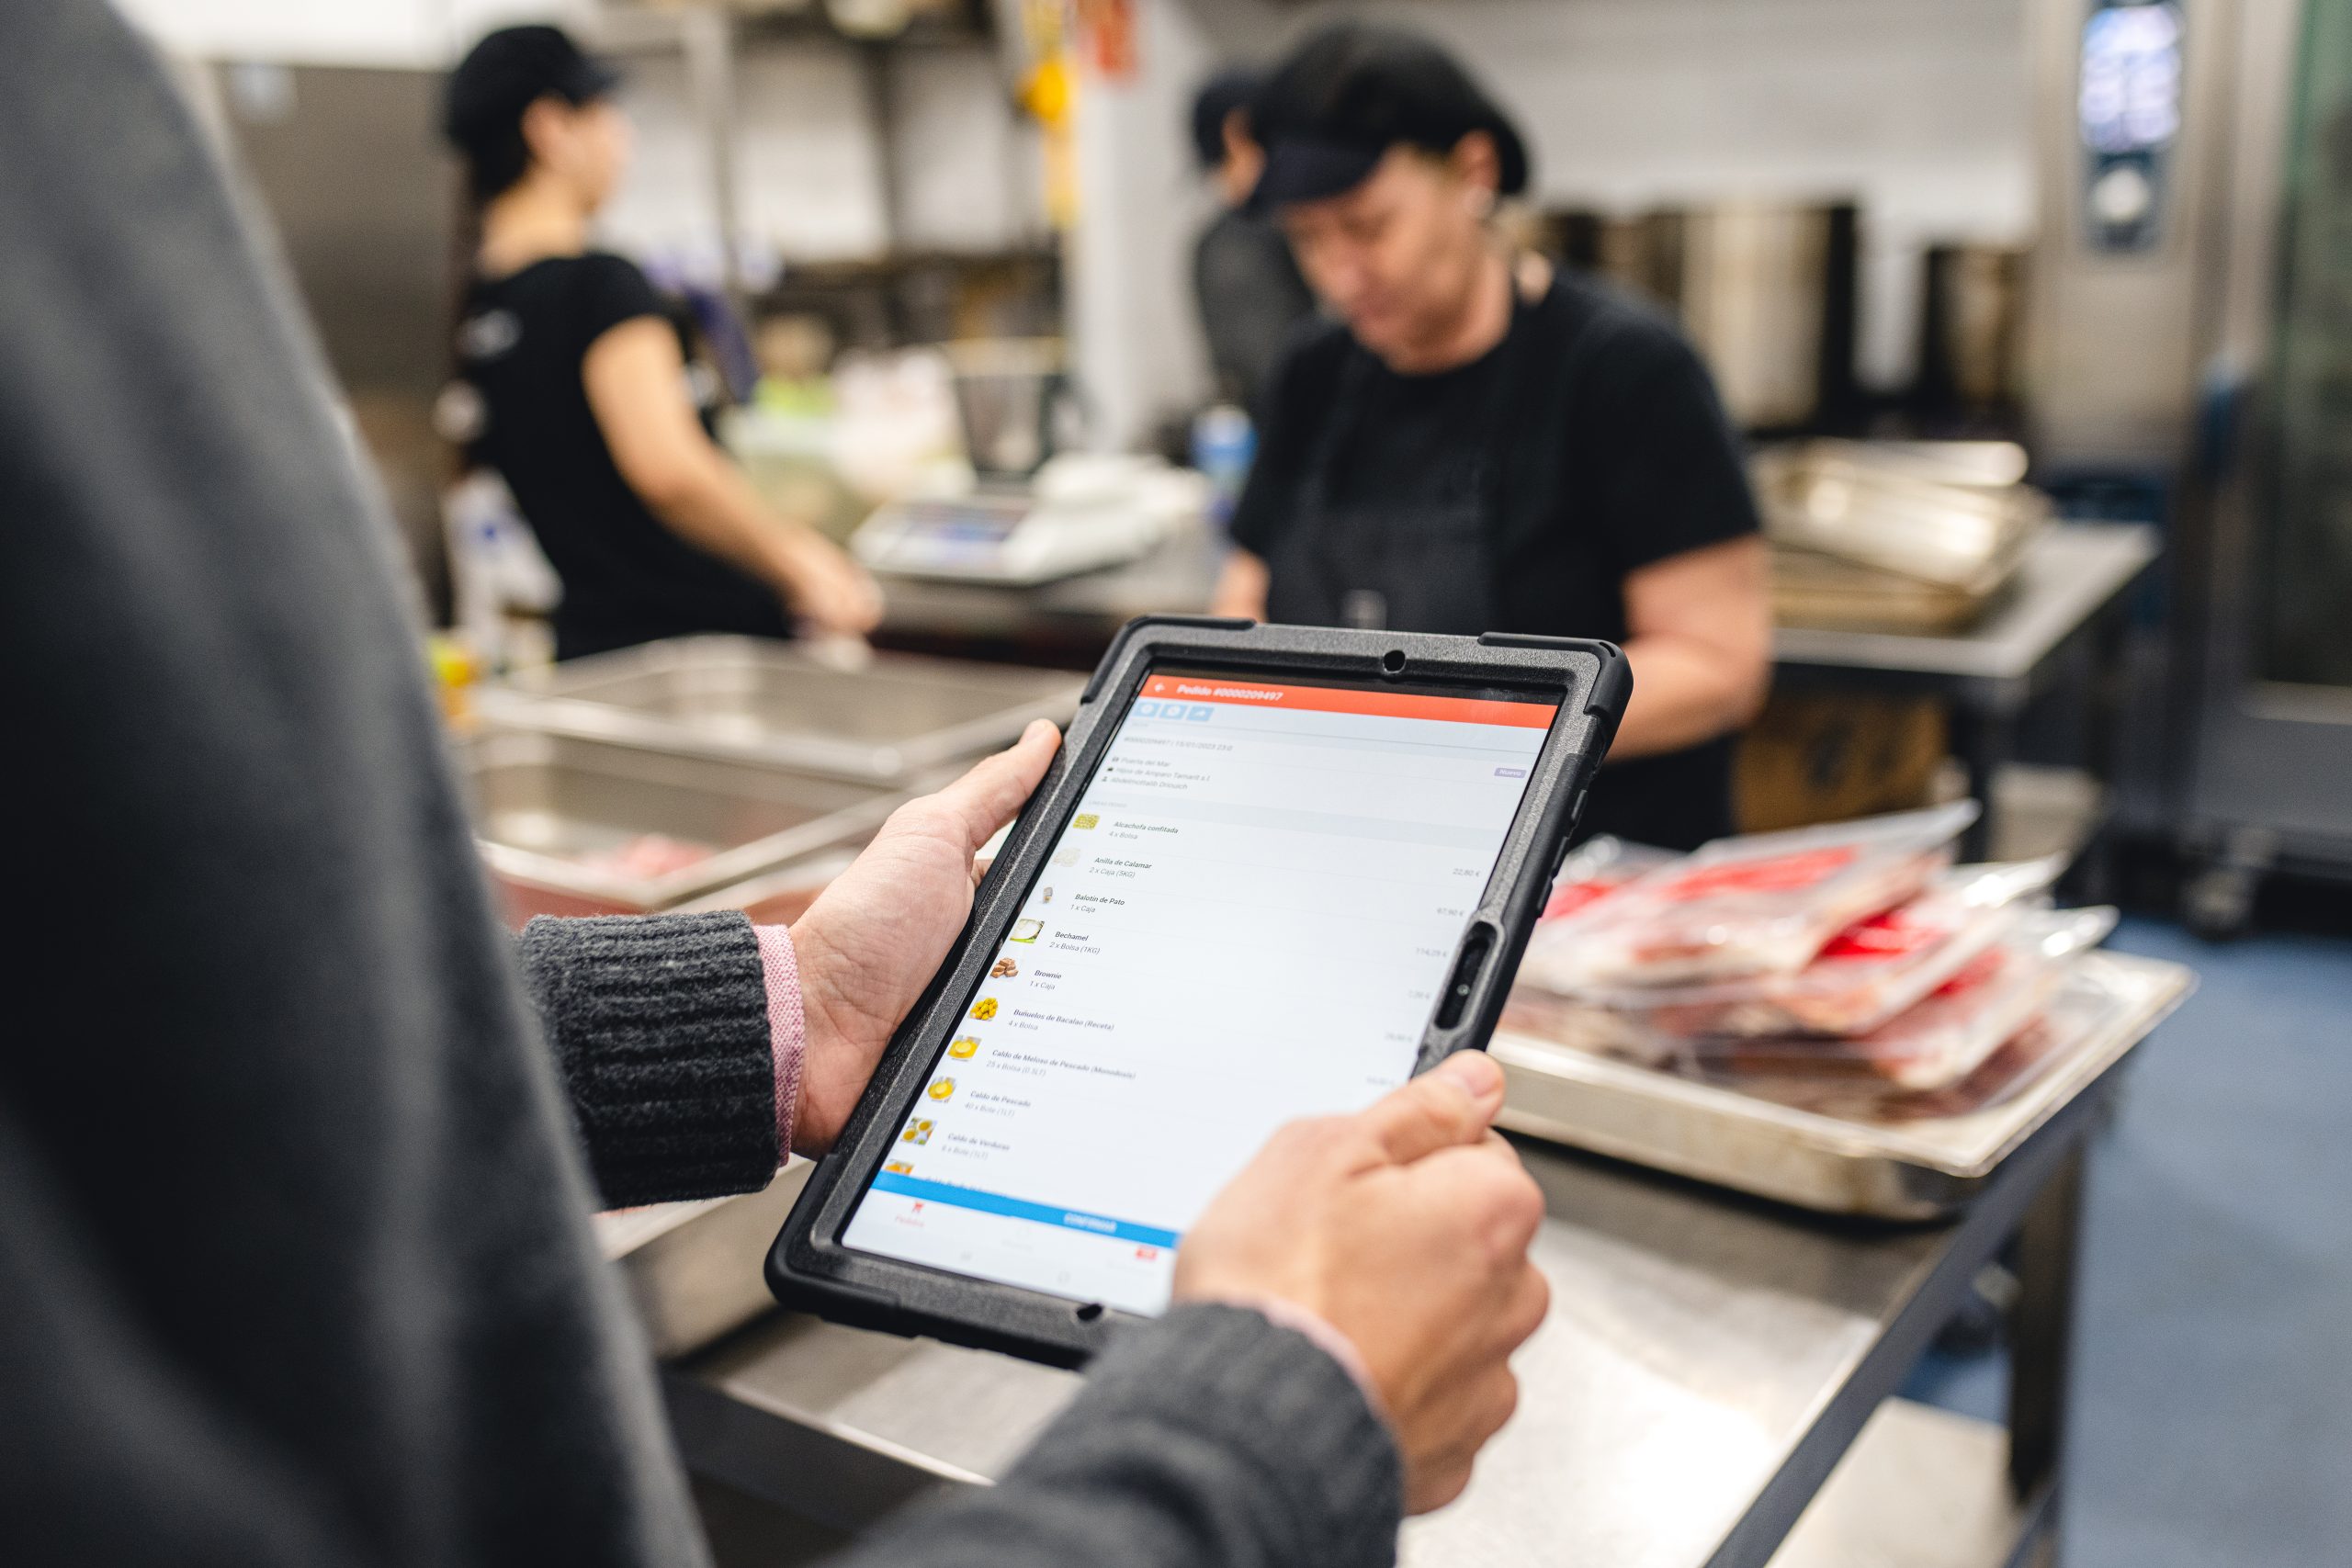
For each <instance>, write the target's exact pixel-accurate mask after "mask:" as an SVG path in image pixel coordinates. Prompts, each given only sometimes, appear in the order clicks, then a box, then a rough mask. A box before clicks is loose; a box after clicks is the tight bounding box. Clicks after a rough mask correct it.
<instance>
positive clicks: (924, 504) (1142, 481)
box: [850, 457, 1200, 588]
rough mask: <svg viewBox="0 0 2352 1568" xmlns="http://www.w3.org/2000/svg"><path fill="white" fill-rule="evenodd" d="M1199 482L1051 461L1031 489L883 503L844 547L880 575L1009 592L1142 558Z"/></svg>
mask: <svg viewBox="0 0 2352 1568" xmlns="http://www.w3.org/2000/svg"><path fill="white" fill-rule="evenodd" d="M1080 463H1083V464H1084V465H1085V467H1084V468H1083V469H1081V468H1080V467H1079V464H1080ZM1114 466H1115V470H1116V471H1115V472H1114V471H1107V470H1110V469H1112V468H1114ZM1057 470H1059V471H1057ZM1197 478H1198V477H1197V476H1194V475H1187V474H1180V473H1177V472H1175V471H1173V470H1170V469H1169V468H1166V467H1165V466H1164V465H1153V466H1151V467H1150V468H1144V467H1142V466H1140V465H1136V464H1135V463H1134V462H1133V461H1132V460H1121V459H1111V460H1108V461H1107V462H1106V461H1105V460H1103V459H1078V460H1073V459H1071V458H1068V457H1059V458H1056V459H1055V460H1054V462H1053V463H1050V464H1048V465H1047V466H1046V470H1045V471H1044V472H1041V473H1040V474H1039V475H1038V476H1037V479H1036V481H1035V483H1034V484H1023V485H1013V484H1004V485H986V484H984V485H982V486H981V487H979V488H978V489H976V490H974V491H971V492H970V493H969V494H967V495H961V496H954V497H938V498H914V499H908V500H902V501H893V502H885V503H884V504H883V505H881V506H880V507H878V508H876V511H875V513H874V515H873V516H871V517H869V518H867V519H866V520H865V524H864V525H862V526H860V527H859V529H858V531H857V533H856V535H855V536H854V537H853V538H852V539H851V541H850V548H851V549H852V550H853V551H854V553H855V554H856V556H857V558H858V559H859V560H861V561H864V562H865V565H866V566H867V567H868V568H869V569H871V570H874V571H875V572H876V573H879V574H882V575H885V576H891V577H920V578H932V579H935V580H941V581H955V582H985V583H991V584H995V585H997V586H1001V587H1014V588H1025V587H1035V586H1037V585H1039V584H1042V583H1047V582H1057V581H1061V580H1062V579H1063V578H1067V577H1076V576H1078V575H1079V574H1080V573H1081V572H1088V571H1099V570H1103V568H1105V567H1114V566H1124V565H1125V564H1126V563H1128V562H1129V561H1132V560H1136V559H1137V558H1140V557H1142V556H1144V555H1145V554H1147V553H1148V552H1149V551H1150V550H1151V549H1152V548H1153V547H1155V546H1157V545H1158V544H1159V542H1160V541H1161V540H1162V539H1163V538H1165V537H1166V536H1167V534H1168V529H1169V526H1170V523H1171V522H1173V521H1174V520H1175V519H1176V517H1177V516H1178V515H1179V514H1181V513H1183V512H1186V511H1191V512H1193V513H1197V511H1198V509H1199V505H1200V497H1199V495H1198V494H1197V493H1196V491H1197V490H1198V484H1197ZM1188 481H1190V482H1188Z"/></svg>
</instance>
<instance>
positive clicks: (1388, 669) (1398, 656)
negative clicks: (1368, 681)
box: [1380, 648, 1405, 675]
mask: <svg viewBox="0 0 2352 1568" xmlns="http://www.w3.org/2000/svg"><path fill="white" fill-rule="evenodd" d="M1380 672H1381V673H1382V674H1384V675H1402V674H1403V673H1404V672H1405V650H1404V649H1401V648H1392V649H1389V650H1388V651H1387V652H1385V653H1384V654H1382V655H1381V656H1380Z"/></svg>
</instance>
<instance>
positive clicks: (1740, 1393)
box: [664, 1074, 2114, 1568]
mask: <svg viewBox="0 0 2352 1568" xmlns="http://www.w3.org/2000/svg"><path fill="white" fill-rule="evenodd" d="M2113 1082H2114V1078H2113V1075H2112V1074H2110V1075H2109V1077H2106V1078H2103V1079H2101V1080H2100V1081H2098V1083H2096V1084H2095V1085H2093V1086H2092V1087H2091V1088H2089V1089H2086V1090H2085V1092H2083V1093H2082V1094H2081V1095H2080V1096H2078V1097H2077V1098H2076V1099H2075V1100H2074V1101H2072V1102H2071V1103H2070V1104H2069V1105H2068V1106H2067V1107H2066V1109H2065V1110H2064V1111H2062V1112H2061V1113H2060V1114H2059V1116H2058V1117H2056V1118H2054V1119H2053V1120H2052V1122H2050V1123H2049V1124H2048V1125H2046V1126H2045V1127H2044V1128H2043V1130H2042V1131H2041V1133H2040V1134H2036V1135H2035V1137H2034V1138H2033V1139H2032V1140H2031V1141H2030V1143H2029V1144H2028V1145H2025V1146H2024V1147H2023V1148H2022V1149H2020V1150H2019V1152H2018V1154H2017V1155H2016V1156H2013V1157H2012V1158H2011V1159H2010V1160H2009V1161H2008V1162H2007V1165H2006V1166H2005V1167H2004V1168H2002V1170H2001V1171H2000V1173H1999V1174H1998V1175H1996V1177H1995V1178H1994V1179H1992V1181H1991V1182H1990V1183H1989V1184H1988V1186H1987V1187H1986V1188H1985V1190H1984V1192H1983V1194H1982V1196H1981V1197H1980V1198H1979V1199H1978V1201H1976V1202H1975V1203H1974V1204H1973V1206H1972V1207H1971V1208H1970V1209H1969V1210H1968V1211H1967V1212H1966V1213H1965V1214H1964V1215H1962V1217H1961V1218H1960V1219H1959V1220H1957V1221H1956V1222H1955V1223H1953V1224H1950V1225H1948V1226H1943V1227H1937V1228H1917V1227H1891V1226H1888V1225H1885V1224H1860V1223H1852V1222H1840V1221H1836V1220H1829V1219H1824V1218H1820V1217H1817V1216H1810V1215H1806V1214H1804V1213H1799V1212H1797V1211H1794V1210H1790V1209H1784V1208H1781V1207H1778V1206H1776V1205H1772V1204H1769V1203H1764V1202H1759V1201H1748V1200H1744V1199H1740V1198H1737V1197H1735V1196H1732V1195H1729V1194H1726V1193H1723V1192H1720V1191H1717V1190H1712V1189H1707V1188H1702V1187H1699V1186H1696V1185H1694V1184H1690V1183H1685V1182H1681V1181H1678V1180H1676V1179H1671V1178H1666V1177H1659V1176H1653V1175H1649V1174H1646V1173H1644V1172H1641V1171H1637V1170H1635V1169H1633V1168H1629V1167H1623V1166H1618V1165H1613V1164H1611V1163H1609V1162H1606V1161H1602V1160H1599V1159H1595V1158H1590V1157H1586V1156H1576V1155H1572V1154H1568V1153H1566V1152H1564V1151H1560V1150H1557V1149H1555V1148H1552V1147H1550V1146H1548V1145H1537V1144H1532V1143H1522V1144H1521V1145H1520V1147H1521V1153H1522V1155H1523V1156H1524V1157H1525V1159H1526V1161H1527V1164H1528V1167H1529V1168H1530V1169H1531V1170H1532V1172H1533V1173H1534V1174H1535V1176H1536V1179H1538V1180H1539V1181H1540V1182H1541V1183H1542V1185H1543V1187H1544V1193H1545V1196H1546V1199H1547V1201H1548V1205H1549V1209H1550V1217H1549V1219H1548V1220H1547V1221H1546V1222H1545V1223H1544V1227H1543V1230H1542V1231H1541V1233H1540V1234H1539V1235H1538V1237H1537V1240H1536V1243H1535V1247H1534V1257H1535V1259H1536V1262H1537V1264H1538V1265H1539V1266H1540V1267H1541V1268H1542V1269H1544V1272H1545V1273H1546V1274H1547V1275H1548V1276H1549V1277H1550V1280H1551V1282H1552V1287H1553V1299H1552V1307H1551V1313H1550V1316H1549V1318H1548V1320H1547V1321H1546V1323H1545V1324H1544V1327H1543V1328H1542V1329H1541V1330H1539V1331H1538V1333H1537V1335H1536V1337H1534V1338H1533V1339H1532V1340H1531V1341H1530V1342H1529V1344H1528V1346H1527V1347H1526V1348H1524V1349H1523V1350H1522V1351H1521V1353H1520V1355H1519V1358H1518V1359H1517V1362H1516V1365H1517V1368H1518V1371H1519V1374H1520V1378H1521V1400H1520V1408H1519V1413H1518V1415H1517V1416H1515V1417H1514V1418H1513V1420H1512V1422H1511V1423H1510V1426H1509V1427H1506V1428H1505V1429H1504V1431H1503V1432H1502V1433H1501V1434H1500V1436H1498V1438H1497V1439H1496V1440H1495V1442H1494V1443H1493V1444H1492V1445H1491V1446H1490V1447H1489V1448H1488V1450H1487V1452H1486V1453H1485V1455H1484V1456H1483V1457H1482V1458H1481V1460H1480V1461H1479V1467H1478V1472H1477V1476H1476V1480H1475V1482H1474V1483H1473V1484H1472V1486H1471V1489H1470V1491H1469V1493H1468V1494H1467V1495H1465V1496H1464V1498H1463V1499H1462V1500H1461V1501H1460V1502H1458V1503H1456V1504H1455V1505H1454V1506H1452V1507H1449V1508H1447V1509H1445V1510H1444V1511H1443V1512H1442V1513H1441V1514H1439V1515H1438V1516H1437V1517H1433V1518H1430V1519H1428V1520H1423V1521H1419V1522H1416V1523H1414V1524H1412V1525H1409V1526H1408V1528H1407V1530H1406V1533H1405V1561H1406V1562H1408V1563H1409V1564H1444V1565H1446V1568H1484V1565H1487V1564H1493V1565H1495V1568H1503V1565H1506V1564H1508V1565H1510V1568H1519V1565H1521V1564H1530V1563H1555V1562H1556V1563H1564V1564H1576V1565H1577V1568H1590V1565H1606V1568H1702V1565H1706V1568H1760V1565H1761V1564H1764V1563H1766V1562H1773V1563H1775V1564H1777V1565H1778V1568H1830V1565H1832V1564H1843V1563H1847V1562H1855V1563H1860V1562H1888V1561H1895V1560H1899V1561H1901V1562H1905V1563H1907V1564H1919V1565H1923V1568H1924V1565H1927V1564H1941V1563H1944V1562H1952V1563H1954V1564H1959V1563H1988V1564H1998V1563H2004V1562H2026V1561H2035V1560H2036V1559H2035V1558H2034V1557H2032V1556H2031V1555H2030V1553H2031V1552H2032V1551H2034V1550H2036V1549H2037V1547H2039V1548H2040V1549H2041V1550H2044V1551H2047V1550H2048V1549H2049V1547H2050V1543H2051V1542H2052V1541H2054V1539H2055V1538H2054V1531H2053V1529H2052V1527H2053V1526H2054V1521H2055V1497H2056V1481H2057V1455H2058V1453H2059V1449H2060V1441H2061V1436H2062V1426H2063V1418H2064V1403H2065V1401H2064V1391H2065V1383H2066V1373H2067V1359H2068V1357H2067V1341H2068V1336H2069V1332H2070V1326H2071V1318H2072V1307H2073V1273H2074V1263H2075V1223H2076V1214H2077V1210H2078V1205H2079V1202H2080V1197H2081V1181H2082V1155H2083V1143H2084V1141H2085V1139H2086V1136H2087V1135H2088V1133H2089V1130H2090V1128H2091V1127H2092V1126H2093V1124H2094V1123H2095V1122H2096V1120H2097V1119H2098V1114H2099V1112H2100V1111H2101V1109H2102V1107H2103V1106H2104V1105H2105V1103H2106V1101H2107V1099H2108V1096H2109V1093H2110V1092H2111V1089H2112V1087H2113ZM2012 1235H2017V1236H2018V1239H2019V1243H2020V1246H2019V1256H2018V1263H2019V1278H2020V1282H2021V1289H2020V1292H2019V1296H2018V1303H2017V1305H2016V1308H2015V1310H2014V1314H2013V1322H2012V1325H2011V1333H2012V1340H2013V1344H2014V1352H2013V1359H2012V1366H2013V1374H2012V1382H2011V1395H2010V1412H2011V1427H2010V1430H2009V1432H2008V1434H2007V1436H2006V1438H2004V1436H2003V1435H2002V1434H2001V1433H2000V1431H1999V1429H1998V1428H1996V1427H1988V1426H1986V1425H1985V1424H1984V1423H1980V1422H1973V1421H1970V1420H1968V1419H1966V1418H1964V1417H1959V1416H1949V1415H1946V1414H1945V1413H1942V1412H1937V1411H1928V1410H1923V1409H1921V1408H1920V1407H1918V1406H1915V1405H1910V1404H1906V1403H1905V1402H1902V1401H1899V1400H1891V1399H1889V1397H1888V1396H1889V1395H1890V1394H1892V1393H1894V1390H1895V1388H1896V1387H1897V1386H1898V1385H1899V1383H1900V1382H1902V1380H1903V1378H1904V1376H1905V1373H1906V1372H1907V1371H1908V1370H1909V1369H1910V1367H1911V1365H1912V1363H1913V1362H1914V1360H1915V1359H1917V1355H1918V1353H1919V1351H1920V1350H1921V1348H1923V1347H1924V1346H1925V1345H1926V1344H1927V1343H1928V1339H1929V1338H1930V1337H1932V1336H1933V1335H1934V1333H1935V1332H1936V1330H1937V1329H1938V1328H1939V1326H1940V1325H1942V1324H1943V1323H1944V1322H1945V1321H1946V1320H1947V1319H1948V1318H1949V1317H1950V1316H1951V1314H1952V1313H1953V1312H1954V1311H1955V1310H1956V1309H1957V1308H1958V1307H1959V1306H1960V1305H1961V1303H1962V1300H1963V1299H1964V1297H1965V1296H1966V1295H1967V1293H1968V1292H1969V1289H1970V1285H1971V1281H1972V1280H1973V1277H1974V1276H1975V1274H1976V1273H1977V1271H1978V1270H1979V1269H1981V1268H1983V1267H1984V1265H1985V1263H1986V1262H1988V1261H1989V1260H1991V1259H1992V1258H1993V1257H1994V1256H1995V1254H1996V1252H1998V1251H1999V1250H2000V1249H2001V1248H2002V1247H2003V1245H2004V1244H2005V1243H2006V1242H2007V1239H2008V1238H2009V1237H2010V1236H2012ZM664 1381H665V1386H666V1390H667V1393H668V1395H669V1399H670V1404H671V1408H672V1414H673V1420H674V1423H675V1427H676V1430H677V1433H678V1439H679V1442H680V1444H681V1447H682V1449H683V1451H684V1455H685V1457H686V1461H687V1463H688V1464H689V1466H690V1467H691V1468H692V1469H694V1470H695V1472H698V1473H700V1474H703V1475H706V1476H708V1477H710V1478H711V1479H714V1480H716V1481H718V1482H722V1483H726V1484H728V1485H730V1486H732V1487H735V1488H738V1489H740V1490H741V1491H744V1492H748V1493H751V1494H752V1495H755V1496H759V1497H763V1498H764V1499H766V1500H767V1501H769V1502H771V1503H774V1504H775V1505H778V1506H782V1507H784V1508H786V1509H789V1510H791V1511H792V1512H794V1513H795V1514H797V1515H799V1516H801V1517H807V1518H810V1519H813V1520H815V1521H817V1522H819V1523H820V1524H822V1525H826V1526H829V1527H831V1528H832V1529H838V1530H843V1531H855V1530H859V1529H864V1528H865V1527H866V1526H868V1525H870V1524H872V1523H873V1522H874V1521H876V1519H878V1518H880V1517H883V1516H884V1515H885V1514H887V1513H888V1512H889V1511H891V1510H892V1509H894V1508H896V1507H898V1506H901V1505H903V1504H906V1503H908V1502H910V1501H911V1500H913V1499H915V1498H917V1497H920V1496H922V1495H924V1494H926V1493H928V1492H931V1491H933V1489H935V1488H939V1487H944V1486H955V1485H959V1484H974V1483H984V1482H986V1481H987V1480H988V1479H989V1478H990V1477H992V1476H995V1475H998V1474H1001V1472H1003V1471H1004V1470H1005V1469H1006V1468H1007V1467H1008V1466H1009V1465H1010V1463H1011V1462H1012V1460H1013V1459H1014V1457H1015V1456H1016V1455H1018V1454H1019V1453H1020V1451H1021V1450H1022V1449H1023V1447H1024V1446H1025V1445H1026V1444H1027V1442H1028V1441H1029V1440H1030V1438H1032V1437H1034V1436H1035V1433H1036V1432H1037V1431H1038V1430H1039V1429H1040V1428H1041V1427H1043V1426H1045V1424H1046V1422H1047V1421H1048V1420H1050V1419H1051V1418H1052V1416H1054V1415H1055V1413H1056V1412H1057V1411H1058V1410H1059V1409H1060V1408H1061V1406H1062V1405H1063V1404H1064V1403H1065V1402H1066V1401H1067V1400H1069V1397H1070V1396H1071V1394H1072V1393H1073V1392H1074V1391H1075V1390H1076V1388H1077V1386H1078V1379H1077V1378H1076V1377H1075V1376H1074V1375H1073V1374H1070V1373H1067V1372H1060V1371H1049V1370H1047V1369H1045V1368H1041V1367H1036V1366H1032V1365H1029V1364H1027V1363H1024V1362H1021V1361H1017V1360H1013V1359H1010V1358H1007V1357H1003V1356H998V1355H992V1354H989V1353H986V1352H980V1351H973V1350H964V1349H958V1348H953V1347H950V1346H945V1345H941V1344H938V1343H935V1342H933V1341H928V1340H902V1339H897V1338H893V1337H888V1336H884V1335H878V1334H872V1333H867V1332H864V1331H860V1330H855V1329H848V1328H842V1327H837V1326H834V1325H828V1324H823V1323H819V1322H817V1321H815V1320H813V1319H810V1318H808V1317H803V1316H797V1315H777V1316H771V1317H769V1318H767V1319H765V1320H763V1321H762V1322H760V1323H756V1324H754V1325H752V1326H750V1327H749V1328H746V1329H744V1330H743V1331H741V1333H739V1334H737V1335H736V1336H734V1337H732V1338H729V1339H728V1340H725V1341H722V1342H721V1343H719V1344H718V1345H717V1346H715V1347H713V1348H709V1349H707V1350H705V1351H703V1352H701V1353H700V1354H699V1355H697V1356H695V1357H691V1358H688V1359H683V1360H681V1361H678V1362H674V1363H672V1364H671V1365H670V1366H669V1367H668V1368H667V1369H666V1371H665V1378H664ZM1866 1423H1868V1424H1869V1428H1870V1429H1869V1432H1868V1433H1867V1434H1864V1428H1865V1424H1866ZM1858 1434H1864V1435H1863V1437H1862V1440H1861V1441H1860V1442H1859V1443H1857V1442H1856V1440H1855V1439H1856V1438H1857V1435H1858ZM1849 1450H1850V1453H1849ZM1841 1456H1847V1461H1846V1463H1845V1464H1843V1465H1840V1459H1841ZM1833 1468H1835V1469H1836V1470H1837V1475H1836V1476H1835V1478H1833V1477H1832V1472H1833ZM1825 1482H1827V1483H1828V1485H1827V1489H1826V1491H1825ZM1816 1499H1818V1500H1819V1501H1818V1504H1817V1505H1816ZM1809 1505H1816V1506H1812V1507H1811V1509H1810V1511H1808V1506H1809ZM1800 1516H1803V1521H1802V1523H1800ZM1792 1526H1795V1527H1796V1529H1795V1531H1794V1533H1793V1534H1792ZM1784 1542H1785V1544H1784ZM1890 1543H1892V1544H1890ZM1897 1548H1899V1557H1898V1556H1897V1555H1895V1554H1894V1553H1895V1551H1896V1549H1897ZM1776 1553H1777V1555H1776ZM2039 1560H2040V1561H2044V1562H2046V1561H2049V1560H2050V1559H2049V1558H2048V1557H2047V1556H2044V1557H2042V1558H2041V1559H2039Z"/></svg>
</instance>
